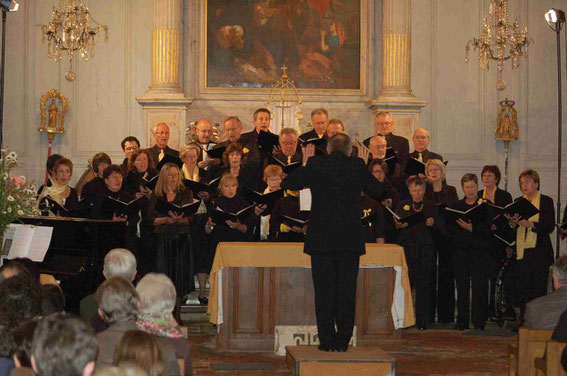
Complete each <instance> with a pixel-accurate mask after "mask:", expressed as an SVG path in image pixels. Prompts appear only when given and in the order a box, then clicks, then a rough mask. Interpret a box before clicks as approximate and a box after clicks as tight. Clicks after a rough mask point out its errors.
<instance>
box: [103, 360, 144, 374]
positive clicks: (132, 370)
mask: <svg viewBox="0 0 567 376" xmlns="http://www.w3.org/2000/svg"><path fill="white" fill-rule="evenodd" d="M95 376H149V375H148V373H147V372H144V371H143V370H142V369H141V368H140V367H138V366H137V365H136V364H134V363H130V362H122V363H120V366H119V367H116V366H112V367H102V368H100V369H98V368H97V370H96V373H95Z"/></svg>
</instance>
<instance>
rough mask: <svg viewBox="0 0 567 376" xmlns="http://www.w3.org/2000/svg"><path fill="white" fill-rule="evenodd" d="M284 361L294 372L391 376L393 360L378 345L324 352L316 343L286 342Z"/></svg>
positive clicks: (303, 374)
mask: <svg viewBox="0 0 567 376" xmlns="http://www.w3.org/2000/svg"><path fill="white" fill-rule="evenodd" d="M286 353H287V355H286V362H287V365H288V367H289V368H290V369H291V370H292V372H293V375H294V376H311V375H314V376H315V375H317V376H320V375H325V376H342V375H357V376H370V375H372V376H386V375H387V376H393V375H395V374H396V360H395V359H394V358H392V357H391V356H390V355H388V354H387V353H386V352H385V351H384V350H382V349H381V348H379V347H375V346H373V347H349V349H348V351H347V352H326V351H320V350H319V349H317V346H286Z"/></svg>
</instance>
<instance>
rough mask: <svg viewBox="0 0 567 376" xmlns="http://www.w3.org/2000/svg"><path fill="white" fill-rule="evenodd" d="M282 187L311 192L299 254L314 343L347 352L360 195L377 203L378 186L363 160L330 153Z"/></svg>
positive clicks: (359, 250) (361, 248)
mask: <svg viewBox="0 0 567 376" xmlns="http://www.w3.org/2000/svg"><path fill="white" fill-rule="evenodd" d="M283 185H284V186H285V188H286V189H292V190H300V189H302V188H304V187H308V188H310V189H311V194H312V205H311V214H310V216H309V224H308V226H307V233H306V236H305V244H304V252H305V253H307V254H308V255H311V267H312V275H313V286H314V289H315V313H316V315H317V329H318V332H319V340H320V343H321V345H322V346H333V347H336V346H347V345H348V342H349V341H350V337H351V335H352V330H353V326H354V308H355V297H356V278H357V275H358V266H359V260H360V255H362V254H364V253H365V245H364V231H363V227H362V222H361V220H360V213H361V208H360V203H361V196H360V193H361V191H365V192H368V193H369V194H370V195H372V196H374V197H380V195H381V194H382V191H383V184H382V183H380V182H378V181H377V180H376V179H375V178H374V177H373V176H372V175H371V174H370V173H369V172H368V170H367V168H366V166H365V165H364V162H363V161H362V159H360V158H356V157H347V156H346V155H345V154H344V153H343V152H341V151H334V152H332V153H331V154H330V155H322V156H316V157H311V158H309V160H308V161H307V165H306V166H305V167H301V168H299V169H297V170H295V171H294V172H293V173H292V174H291V175H290V176H288V177H287V178H286V180H285V181H284V183H283ZM335 323H336V324H337V332H335V328H334V324H335Z"/></svg>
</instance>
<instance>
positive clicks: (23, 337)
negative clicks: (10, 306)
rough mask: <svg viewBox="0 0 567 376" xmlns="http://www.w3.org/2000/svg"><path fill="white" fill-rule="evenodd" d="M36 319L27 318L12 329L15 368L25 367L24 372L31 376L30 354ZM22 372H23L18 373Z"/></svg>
mask: <svg viewBox="0 0 567 376" xmlns="http://www.w3.org/2000/svg"><path fill="white" fill-rule="evenodd" d="M37 323H38V321H37V320H29V321H26V322H23V323H21V324H20V325H18V326H17V327H16V329H15V330H14V344H15V348H14V354H13V356H12V357H13V359H14V364H15V366H16V367H17V368H20V367H22V368H26V371H27V372H26V373H25V374H29V375H30V376H33V375H34V373H33V370H32V365H31V355H32V352H31V350H32V341H33V333H34V331H35V328H36V327H37ZM20 374H22V375H23V374H24V373H20Z"/></svg>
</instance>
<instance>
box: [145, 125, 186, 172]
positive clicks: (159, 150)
mask: <svg viewBox="0 0 567 376" xmlns="http://www.w3.org/2000/svg"><path fill="white" fill-rule="evenodd" d="M154 138H155V140H156V144H155V145H154V146H152V147H151V148H149V149H147V150H148V153H149V154H150V158H151V159H152V161H153V162H154V166H157V165H158V163H159V162H160V160H161V158H160V155H165V154H169V155H171V156H174V157H177V158H179V150H175V149H172V148H170V147H169V146H167V143H168V142H169V127H168V126H167V124H165V123H159V124H158V125H156V126H155V128H154Z"/></svg>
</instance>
